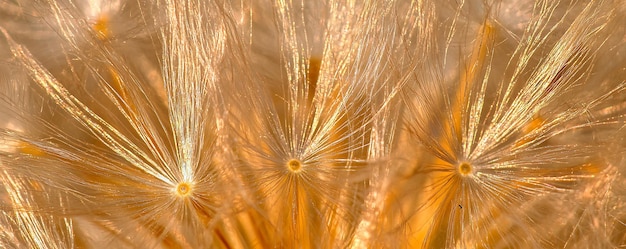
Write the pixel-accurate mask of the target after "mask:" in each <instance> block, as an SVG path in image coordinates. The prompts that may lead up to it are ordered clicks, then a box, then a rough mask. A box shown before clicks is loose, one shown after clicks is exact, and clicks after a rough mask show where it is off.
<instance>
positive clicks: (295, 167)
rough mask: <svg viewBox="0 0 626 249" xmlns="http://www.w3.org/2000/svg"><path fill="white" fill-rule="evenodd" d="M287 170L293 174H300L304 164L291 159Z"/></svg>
mask: <svg viewBox="0 0 626 249" xmlns="http://www.w3.org/2000/svg"><path fill="white" fill-rule="evenodd" d="M287 169H289V171H291V172H300V170H301V169H302V163H301V162H300V161H299V160H297V159H291V160H289V161H288V162H287Z"/></svg>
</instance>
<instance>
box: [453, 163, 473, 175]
mask: <svg viewBox="0 0 626 249" xmlns="http://www.w3.org/2000/svg"><path fill="white" fill-rule="evenodd" d="M457 170H458V172H459V173H460V174H461V175H462V176H466V175H469V174H471V173H472V165H471V164H469V163H467V162H462V163H461V164H459V166H458V168H457Z"/></svg>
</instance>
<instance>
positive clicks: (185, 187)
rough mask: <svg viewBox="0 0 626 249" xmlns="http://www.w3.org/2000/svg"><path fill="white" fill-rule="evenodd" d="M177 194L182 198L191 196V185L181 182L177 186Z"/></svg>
mask: <svg viewBox="0 0 626 249" xmlns="http://www.w3.org/2000/svg"><path fill="white" fill-rule="evenodd" d="M176 194H177V195H179V196H181V197H186V196H188V195H190V194H191V185H189V183H186V182H181V183H179V184H178V186H176Z"/></svg>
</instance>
